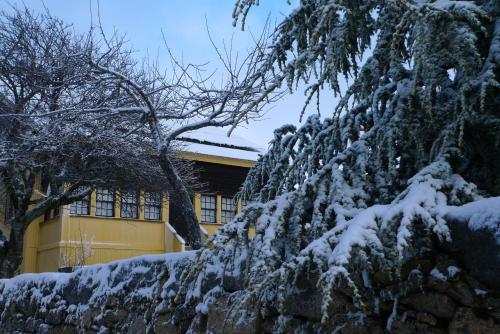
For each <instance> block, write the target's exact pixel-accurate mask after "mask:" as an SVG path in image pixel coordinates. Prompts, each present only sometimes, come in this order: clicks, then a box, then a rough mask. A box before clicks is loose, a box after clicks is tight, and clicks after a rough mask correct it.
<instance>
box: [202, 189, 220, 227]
mask: <svg viewBox="0 0 500 334" xmlns="http://www.w3.org/2000/svg"><path fill="white" fill-rule="evenodd" d="M216 218H217V197H216V196H215V195H201V222H202V223H208V224H215V223H216V222H217V219H216Z"/></svg>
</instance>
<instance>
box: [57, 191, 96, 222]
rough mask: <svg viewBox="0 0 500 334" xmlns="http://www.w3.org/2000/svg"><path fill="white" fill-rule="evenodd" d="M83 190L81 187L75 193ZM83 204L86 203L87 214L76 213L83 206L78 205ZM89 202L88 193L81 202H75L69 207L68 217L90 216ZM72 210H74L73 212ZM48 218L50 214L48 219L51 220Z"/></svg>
mask: <svg viewBox="0 0 500 334" xmlns="http://www.w3.org/2000/svg"><path fill="white" fill-rule="evenodd" d="M83 188H85V187H83V186H81V187H79V188H78V190H77V191H82V190H83ZM84 202H87V206H86V209H87V213H78V208H84V206H83V205H81V204H80V203H84ZM90 202H91V199H90V193H88V194H87V196H85V197H84V198H82V199H81V200H78V201H75V202H73V203H71V204H70V205H69V215H70V216H90V204H91V203H90ZM79 205H80V206H79ZM73 208H75V210H74V211H73ZM50 216H52V214H50V215H49V219H52V218H53V217H50ZM54 217H57V215H55V214H54Z"/></svg>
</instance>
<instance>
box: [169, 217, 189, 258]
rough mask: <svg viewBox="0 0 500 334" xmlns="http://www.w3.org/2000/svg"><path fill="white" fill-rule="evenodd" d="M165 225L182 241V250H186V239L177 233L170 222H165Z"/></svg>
mask: <svg viewBox="0 0 500 334" xmlns="http://www.w3.org/2000/svg"><path fill="white" fill-rule="evenodd" d="M165 226H166V227H167V228H168V229H169V230H170V232H172V234H173V235H174V237H175V238H176V239H177V240H178V241H179V242H180V243H181V245H182V251H185V250H186V249H185V246H186V241H185V240H184V239H183V238H182V237H181V236H180V235H179V234H178V233H177V231H176V230H175V228H174V227H173V226H172V225H170V224H169V223H168V222H165Z"/></svg>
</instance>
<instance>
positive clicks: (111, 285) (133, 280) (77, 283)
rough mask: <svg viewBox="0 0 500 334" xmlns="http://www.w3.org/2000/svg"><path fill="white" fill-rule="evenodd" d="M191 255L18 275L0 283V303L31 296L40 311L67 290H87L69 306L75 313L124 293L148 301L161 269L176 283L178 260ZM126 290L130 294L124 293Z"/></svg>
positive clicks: (145, 257)
mask: <svg viewBox="0 0 500 334" xmlns="http://www.w3.org/2000/svg"><path fill="white" fill-rule="evenodd" d="M193 256H194V252H182V253H167V254H157V255H156V254H155V255H143V256H138V257H135V258H131V259H126V260H119V261H114V262H110V263H106V264H98V265H92V266H87V267H83V268H80V269H78V270H76V271H74V272H72V273H40V274H22V275H18V276H15V277H13V278H11V279H2V280H0V300H2V301H4V302H5V301H7V302H15V300H16V299H17V298H23V295H24V294H25V293H28V292H29V294H30V295H31V298H34V299H35V300H37V301H38V303H39V304H40V307H42V308H44V307H46V306H47V305H49V304H50V303H52V302H53V301H54V300H55V299H54V298H55V297H56V296H58V295H63V294H64V291H65V290H66V289H67V288H68V287H71V289H72V291H74V293H78V291H80V290H89V289H90V290H91V291H92V292H91V295H90V296H89V298H88V299H86V300H79V304H78V306H76V305H73V306H70V307H72V308H74V309H75V310H76V311H77V312H79V311H82V310H83V309H85V308H88V307H89V305H92V304H95V303H97V302H99V301H100V300H103V299H105V298H106V296H109V295H113V294H114V295H121V294H126V298H128V299H129V300H133V301H141V300H142V301H144V300H151V299H152V298H154V293H155V291H158V289H159V288H160V286H159V284H160V278H161V277H159V276H158V275H162V273H164V271H162V270H159V269H160V268H162V267H163V268H165V266H166V272H168V274H169V279H168V282H169V283H173V281H175V280H176V278H175V274H176V270H175V269H176V267H177V266H178V264H179V263H180V262H181V261H184V260H188V259H190V258H192V257H193ZM177 274H178V273H177ZM128 290H130V291H128Z"/></svg>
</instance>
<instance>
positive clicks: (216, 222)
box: [200, 193, 219, 224]
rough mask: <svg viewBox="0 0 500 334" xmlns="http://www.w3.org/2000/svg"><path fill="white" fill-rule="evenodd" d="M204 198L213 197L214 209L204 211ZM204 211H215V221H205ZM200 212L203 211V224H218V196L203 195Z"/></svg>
mask: <svg viewBox="0 0 500 334" xmlns="http://www.w3.org/2000/svg"><path fill="white" fill-rule="evenodd" d="M203 196H207V197H213V198H214V208H213V209H212V208H208V209H204V208H203ZM203 210H207V211H213V212H214V221H213V222H211V221H206V220H204V216H206V215H204V214H203ZM200 211H201V223H202V224H218V223H219V222H218V221H217V194H213V193H212V194H208V193H207V194H203V193H202V194H201V196H200Z"/></svg>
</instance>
